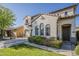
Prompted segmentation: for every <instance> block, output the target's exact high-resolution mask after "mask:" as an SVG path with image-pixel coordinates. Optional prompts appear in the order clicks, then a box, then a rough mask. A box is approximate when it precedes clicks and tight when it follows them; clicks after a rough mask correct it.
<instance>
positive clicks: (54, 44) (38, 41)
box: [29, 36, 62, 48]
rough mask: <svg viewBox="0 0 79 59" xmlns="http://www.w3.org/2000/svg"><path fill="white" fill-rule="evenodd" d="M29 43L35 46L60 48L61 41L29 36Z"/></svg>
mask: <svg viewBox="0 0 79 59" xmlns="http://www.w3.org/2000/svg"><path fill="white" fill-rule="evenodd" d="M29 41H30V42H32V43H36V44H42V45H45V46H49V47H55V48H60V47H61V45H62V41H61V40H57V39H55V38H50V39H46V38H44V37H41V36H31V37H29Z"/></svg>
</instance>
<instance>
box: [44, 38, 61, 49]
mask: <svg viewBox="0 0 79 59" xmlns="http://www.w3.org/2000/svg"><path fill="white" fill-rule="evenodd" d="M44 45H47V46H50V47H55V48H61V45H62V41H61V40H53V39H52V40H50V39H49V40H46V41H45V42H44Z"/></svg>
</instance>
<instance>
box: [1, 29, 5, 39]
mask: <svg viewBox="0 0 79 59" xmlns="http://www.w3.org/2000/svg"><path fill="white" fill-rule="evenodd" d="M4 36H5V31H4V30H1V39H4Z"/></svg>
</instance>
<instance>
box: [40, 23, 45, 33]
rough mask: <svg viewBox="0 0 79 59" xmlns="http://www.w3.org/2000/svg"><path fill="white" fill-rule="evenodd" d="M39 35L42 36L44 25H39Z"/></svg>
mask: <svg viewBox="0 0 79 59" xmlns="http://www.w3.org/2000/svg"><path fill="white" fill-rule="evenodd" d="M40 35H44V24H43V23H41V24H40Z"/></svg>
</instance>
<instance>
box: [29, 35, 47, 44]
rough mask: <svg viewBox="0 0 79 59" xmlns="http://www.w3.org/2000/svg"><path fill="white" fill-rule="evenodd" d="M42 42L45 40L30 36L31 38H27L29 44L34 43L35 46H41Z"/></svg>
mask: <svg viewBox="0 0 79 59" xmlns="http://www.w3.org/2000/svg"><path fill="white" fill-rule="evenodd" d="M44 40H45V38H44V37H41V36H31V37H29V41H30V42H34V43H37V44H43V41H44Z"/></svg>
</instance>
